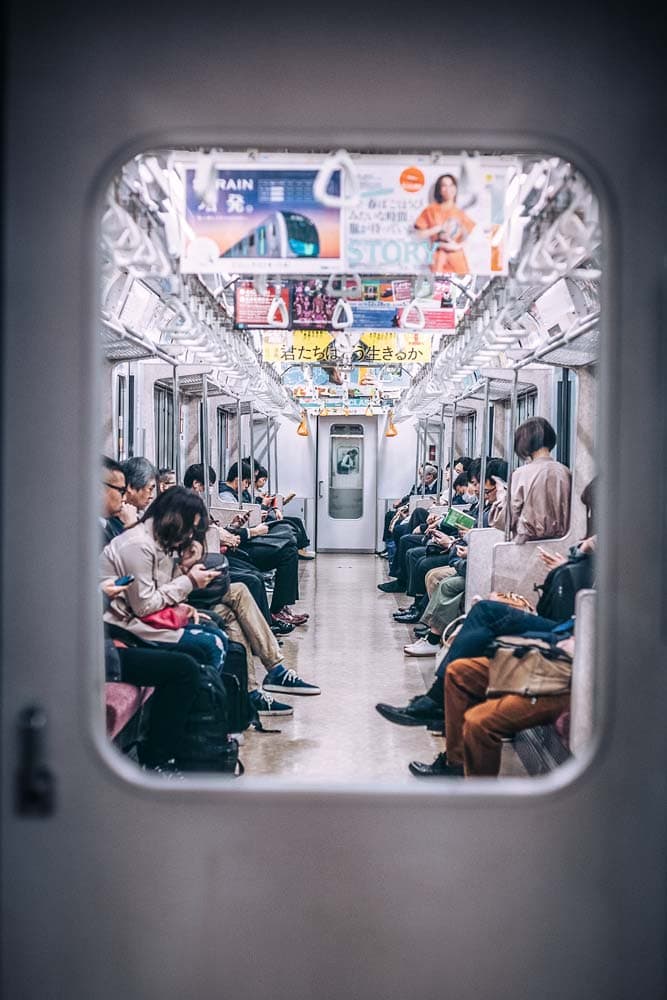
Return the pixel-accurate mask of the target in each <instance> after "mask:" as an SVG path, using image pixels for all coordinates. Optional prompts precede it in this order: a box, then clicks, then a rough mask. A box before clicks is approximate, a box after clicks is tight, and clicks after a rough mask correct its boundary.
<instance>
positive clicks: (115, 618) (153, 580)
mask: <svg viewBox="0 0 667 1000" xmlns="http://www.w3.org/2000/svg"><path fill="white" fill-rule="evenodd" d="M206 523H207V516H206V508H205V507H204V504H203V503H202V501H201V500H200V498H199V497H198V496H197V495H196V494H195V493H193V492H192V491H191V490H186V489H185V488H184V487H183V486H173V487H172V488H171V489H169V490H166V491H165V492H164V493H161V494H160V496H159V497H158V498H157V499H156V500H155V501H154V502H153V503H152V504H151V507H150V508H149V510H148V511H147V517H145V519H144V520H143V521H141V522H140V523H139V524H136V525H135V526H134V527H132V528H128V529H127V530H126V531H124V532H123V533H122V534H121V535H117V536H116V538H114V539H113V540H112V541H111V542H110V543H109V544H108V545H107V546H106V547H105V549H104V551H103V552H102V555H101V558H100V574H101V578H102V583H103V584H108V583H109V582H113V580H115V579H116V578H117V577H121V576H125V575H131V576H132V577H133V580H132V581H131V583H130V584H129V585H128V587H127V589H126V590H124V591H123V592H122V593H120V594H118V595H117V596H115V597H114V598H113V599H112V600H111V602H110V604H109V606H108V608H107V610H106V612H105V615H104V620H105V622H107V623H108V624H109V625H116V626H118V627H120V628H122V629H124V630H125V631H127V632H131V633H132V634H133V635H135V636H136V637H137V638H138V639H141V640H144V641H148V642H153V643H158V644H160V645H165V646H167V647H168V648H171V649H178V651H179V652H183V653H192V654H193V656H194V657H195V658H196V659H197V661H198V662H201V663H207V664H209V665H211V666H214V667H216V668H217V669H221V668H222V663H223V660H224V654H225V649H226V637H225V636H224V635H222V634H221V633H220V631H219V630H218V629H216V628H214V627H213V626H211V625H209V624H207V623H206V621H205V620H204V621H200V616H199V615H198V613H197V612H196V610H195V609H194V608H192V609H191V614H190V623H189V624H188V625H186V626H184V627H183V628H178V629H170V628H153V627H152V626H151V625H149V624H147V623H146V622H144V621H143V618H144V616H145V615H148V614H151V613H152V612H155V611H161V610H162V609H164V608H168V607H170V606H173V605H175V604H182V603H184V602H185V601H186V599H187V597H188V595H189V594H190V591H191V590H192V589H193V588H198V587H206V586H207V585H208V584H209V583H210V582H211V581H212V580H214V579H215V578H216V576H217V575H218V574H217V572H216V571H215V570H208V569H206V567H205V566H204V565H203V564H202V563H198V564H196V565H194V566H192V567H191V568H190V569H189V571H188V572H187V573H183V572H182V571H181V569H180V567H179V565H178V563H177V562H176V561H175V560H174V556H177V557H179V558H180V556H181V554H182V553H183V552H184V551H185V550H186V549H187V548H188V546H189V545H190V544H191V543H192V540H193V538H194V534H195V531H196V530H197V528H198V526H199V524H202V526H205V525H206Z"/></svg>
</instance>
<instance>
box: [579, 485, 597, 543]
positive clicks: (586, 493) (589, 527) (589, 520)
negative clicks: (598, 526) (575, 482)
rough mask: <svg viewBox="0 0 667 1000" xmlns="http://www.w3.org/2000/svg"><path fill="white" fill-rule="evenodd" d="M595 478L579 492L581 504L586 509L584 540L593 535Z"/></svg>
mask: <svg viewBox="0 0 667 1000" xmlns="http://www.w3.org/2000/svg"><path fill="white" fill-rule="evenodd" d="M597 482H598V479H597V476H593V478H592V479H591V481H590V483H586V485H585V486H584V488H583V490H582V491H581V498H580V499H581V502H582V503H583V505H584V507H585V508H586V538H589V537H590V536H591V535H594V534H595V495H596V492H597Z"/></svg>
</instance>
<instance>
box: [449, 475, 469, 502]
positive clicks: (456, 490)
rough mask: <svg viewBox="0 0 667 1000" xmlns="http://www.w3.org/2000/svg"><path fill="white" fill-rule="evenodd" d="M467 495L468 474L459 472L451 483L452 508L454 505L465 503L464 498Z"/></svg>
mask: <svg viewBox="0 0 667 1000" xmlns="http://www.w3.org/2000/svg"><path fill="white" fill-rule="evenodd" d="M467 493H468V474H467V472H460V473H459V474H458V476H457V477H456V479H455V480H454V482H453V483H452V506H454V504H459V505H460V504H464V503H466V500H465V496H466V494H467Z"/></svg>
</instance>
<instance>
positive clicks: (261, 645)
mask: <svg viewBox="0 0 667 1000" xmlns="http://www.w3.org/2000/svg"><path fill="white" fill-rule="evenodd" d="M201 556H202V547H201V544H200V543H199V542H198V541H196V540H195V541H194V542H193V543H192V544H191V545H190V547H189V549H188V550H187V551H186V552H185V553H183V555H182V556H181V559H180V567H181V571H182V572H184V573H187V572H188V571H189V570H190V569H191V568H192V566H194V565H196V564H197V562H199V560H200V559H201ZM186 600H187V598H186ZM210 614H211V617H212V618H213V620H214V622H215V623H216V624H219V626H220V627H222V628H223V629H224V631H225V633H226V634H227V635H228V637H229V638H230V639H231V640H232V642H239V643H241V645H242V646H243V647H244V649H245V651H246V661H247V666H248V691H249V692H250V699H251V701H252V703H253V705H254V707H255V709H256V711H257V712H258V714H259V715H283V716H286V715H292V714H293V708H292V706H291V705H287V704H283V703H281V702H279V701H277V700H276V699H275V698H274V697H273V695H274V694H276V693H278V694H279V693H283V694H293V695H316V694H320V689H319V687H317V685H315V684H309V683H307V682H306V681H304V680H303V679H302V678H301V677H299V676H298V674H297V673H296V671H295V670H292V669H290V668H288V667H286V666H285V664H284V662H283V657H282V654H281V652H280V649H279V646H278V643H277V641H276V638H275V636H274V634H273V632H272V631H271V628H270V627H269V625H268V624H267V622H266V619H265V617H264V616H263V614H262V612H261V611H260V609H259V607H258V606H257V603H256V601H255V600H254V599H253V597H252V594H251V592H250V590H249V589H248V587H246V586H245V584H243V583H240V582H238V581H235V582H232V583H230V585H229V588H228V590H227V592H226V593H225V594H224V596H223V597H222V598H221V599H220V602H219V603H217V604H215V605H214V606H213V608H212V609H211V612H210ZM200 617H201V612H200ZM255 656H256V657H257V658H258V659H259V661H260V663H261V664H262V666H263V667H264V668H265V669H266V671H267V673H266V676H265V678H264V681H263V686H262V689H260V687H259V684H258V682H257V675H256V673H255V659H254V658H255Z"/></svg>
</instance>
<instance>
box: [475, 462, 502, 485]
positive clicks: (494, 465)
mask: <svg viewBox="0 0 667 1000" xmlns="http://www.w3.org/2000/svg"><path fill="white" fill-rule="evenodd" d="M507 469H508V466H507V462H506V461H505V459H504V458H487V460H486V472H485V476H486V478H487V481H488V482H490V483H492V482H493V477H494V476H497V477H498V479H502V480H503V482H505V483H506V482H507ZM480 471H481V470H480Z"/></svg>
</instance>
